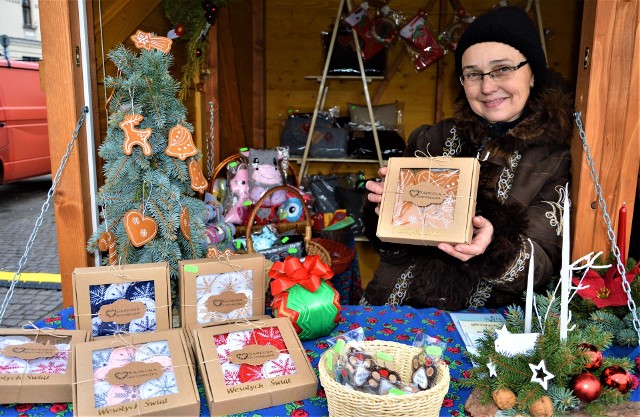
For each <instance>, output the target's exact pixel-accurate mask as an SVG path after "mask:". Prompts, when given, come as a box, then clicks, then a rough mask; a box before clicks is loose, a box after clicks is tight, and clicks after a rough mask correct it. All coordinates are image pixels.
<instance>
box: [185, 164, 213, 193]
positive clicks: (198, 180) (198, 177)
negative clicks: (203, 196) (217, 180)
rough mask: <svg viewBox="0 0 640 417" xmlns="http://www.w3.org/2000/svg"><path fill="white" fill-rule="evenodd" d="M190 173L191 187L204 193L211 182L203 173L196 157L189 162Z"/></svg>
mask: <svg viewBox="0 0 640 417" xmlns="http://www.w3.org/2000/svg"><path fill="white" fill-rule="evenodd" d="M189 175H190V176H191V189H192V190H194V191H197V192H199V193H204V192H205V190H206V189H207V186H208V185H209V183H208V182H207V180H206V179H205V177H204V175H203V174H202V170H201V169H200V165H198V162H196V161H195V160H194V159H192V160H191V162H189Z"/></svg>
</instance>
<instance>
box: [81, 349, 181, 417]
mask: <svg viewBox="0 0 640 417" xmlns="http://www.w3.org/2000/svg"><path fill="white" fill-rule="evenodd" d="M133 362H144V363H154V362H155V363H159V364H160V365H161V366H162V367H163V368H164V373H163V374H162V375H161V376H160V377H159V378H155V379H151V380H149V381H146V382H144V383H142V384H140V385H124V384H123V385H111V384H110V383H109V382H108V381H107V380H106V376H107V373H108V372H109V371H110V370H111V369H117V368H121V367H123V366H125V365H127V364H130V363H133ZM92 367H93V379H94V402H95V406H96V408H101V407H107V406H111V405H116V404H121V403H127V402H134V401H139V400H143V399H148V398H154V397H159V396H163V395H171V394H177V393H178V385H177V382H176V375H175V373H174V370H173V365H172V361H171V352H170V350H169V344H168V342H167V341H166V340H162V341H156V342H148V343H142V344H136V345H132V346H123V347H119V348H115V349H100V350H95V351H93V352H92Z"/></svg>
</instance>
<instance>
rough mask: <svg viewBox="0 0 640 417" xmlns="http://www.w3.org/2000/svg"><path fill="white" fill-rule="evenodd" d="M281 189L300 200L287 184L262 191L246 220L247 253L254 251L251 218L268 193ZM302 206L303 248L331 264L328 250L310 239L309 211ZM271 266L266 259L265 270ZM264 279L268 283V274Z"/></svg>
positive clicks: (296, 191)
mask: <svg viewBox="0 0 640 417" xmlns="http://www.w3.org/2000/svg"><path fill="white" fill-rule="evenodd" d="M281 190H284V191H290V192H292V193H293V194H295V196H296V197H297V198H299V199H300V201H302V196H301V195H300V193H299V192H298V190H296V189H295V188H294V187H290V186H288V185H281V186H278V187H273V188H271V189H269V190H267V192H266V193H264V195H263V196H262V197H260V200H258V202H257V203H256V204H255V205H254V206H253V211H251V215H250V216H249V222H248V224H249V226H248V227H247V229H246V231H245V237H246V239H247V252H248V253H255V250H254V249H253V238H252V237H251V233H252V225H253V220H254V219H255V217H256V214H257V213H258V208H260V206H261V205H262V202H263V201H264V200H265V199H266V198H267V197H269V195H271V194H272V193H275V192H276V191H281ZM302 208H303V211H304V218H305V220H304V221H303V222H300V223H302V224H303V226H304V247H305V250H306V251H307V255H318V256H319V257H320V259H321V260H322V262H324V263H325V264H327V265H328V266H331V255H330V254H329V252H327V250H326V249H325V248H323V247H322V245H320V244H319V243H318V242H314V241H313V240H312V239H311V213H309V209H308V208H307V206H306V205H304V204H303V205H302ZM278 231H279V230H278ZM272 266H273V263H272V262H270V261H267V262H266V264H265V269H266V271H267V272H268V271H269V270H270V269H271V267H272ZM266 280H267V283H268V282H269V281H268V280H269V277H268V276H267V277H266Z"/></svg>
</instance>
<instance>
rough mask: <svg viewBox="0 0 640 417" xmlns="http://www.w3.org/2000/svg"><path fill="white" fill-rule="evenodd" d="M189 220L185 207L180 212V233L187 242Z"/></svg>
mask: <svg viewBox="0 0 640 417" xmlns="http://www.w3.org/2000/svg"><path fill="white" fill-rule="evenodd" d="M189 220H190V218H189V210H188V209H187V208H186V207H182V211H180V231H182V235H183V236H184V238H185V239H187V240H191V226H190V225H189Z"/></svg>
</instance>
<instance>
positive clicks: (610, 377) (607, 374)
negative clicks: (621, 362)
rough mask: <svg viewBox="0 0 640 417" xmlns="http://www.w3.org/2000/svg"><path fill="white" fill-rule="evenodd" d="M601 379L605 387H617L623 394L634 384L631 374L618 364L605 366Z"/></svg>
mask: <svg viewBox="0 0 640 417" xmlns="http://www.w3.org/2000/svg"><path fill="white" fill-rule="evenodd" d="M600 381H601V382H602V385H604V386H605V387H609V388H614V389H617V390H618V391H620V392H621V393H623V394H626V393H627V392H629V391H630V390H631V388H632V386H633V381H632V380H631V374H629V372H627V370H626V369H624V368H621V367H620V366H617V365H613V366H609V367H608V368H605V369H604V371H602V375H600Z"/></svg>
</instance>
